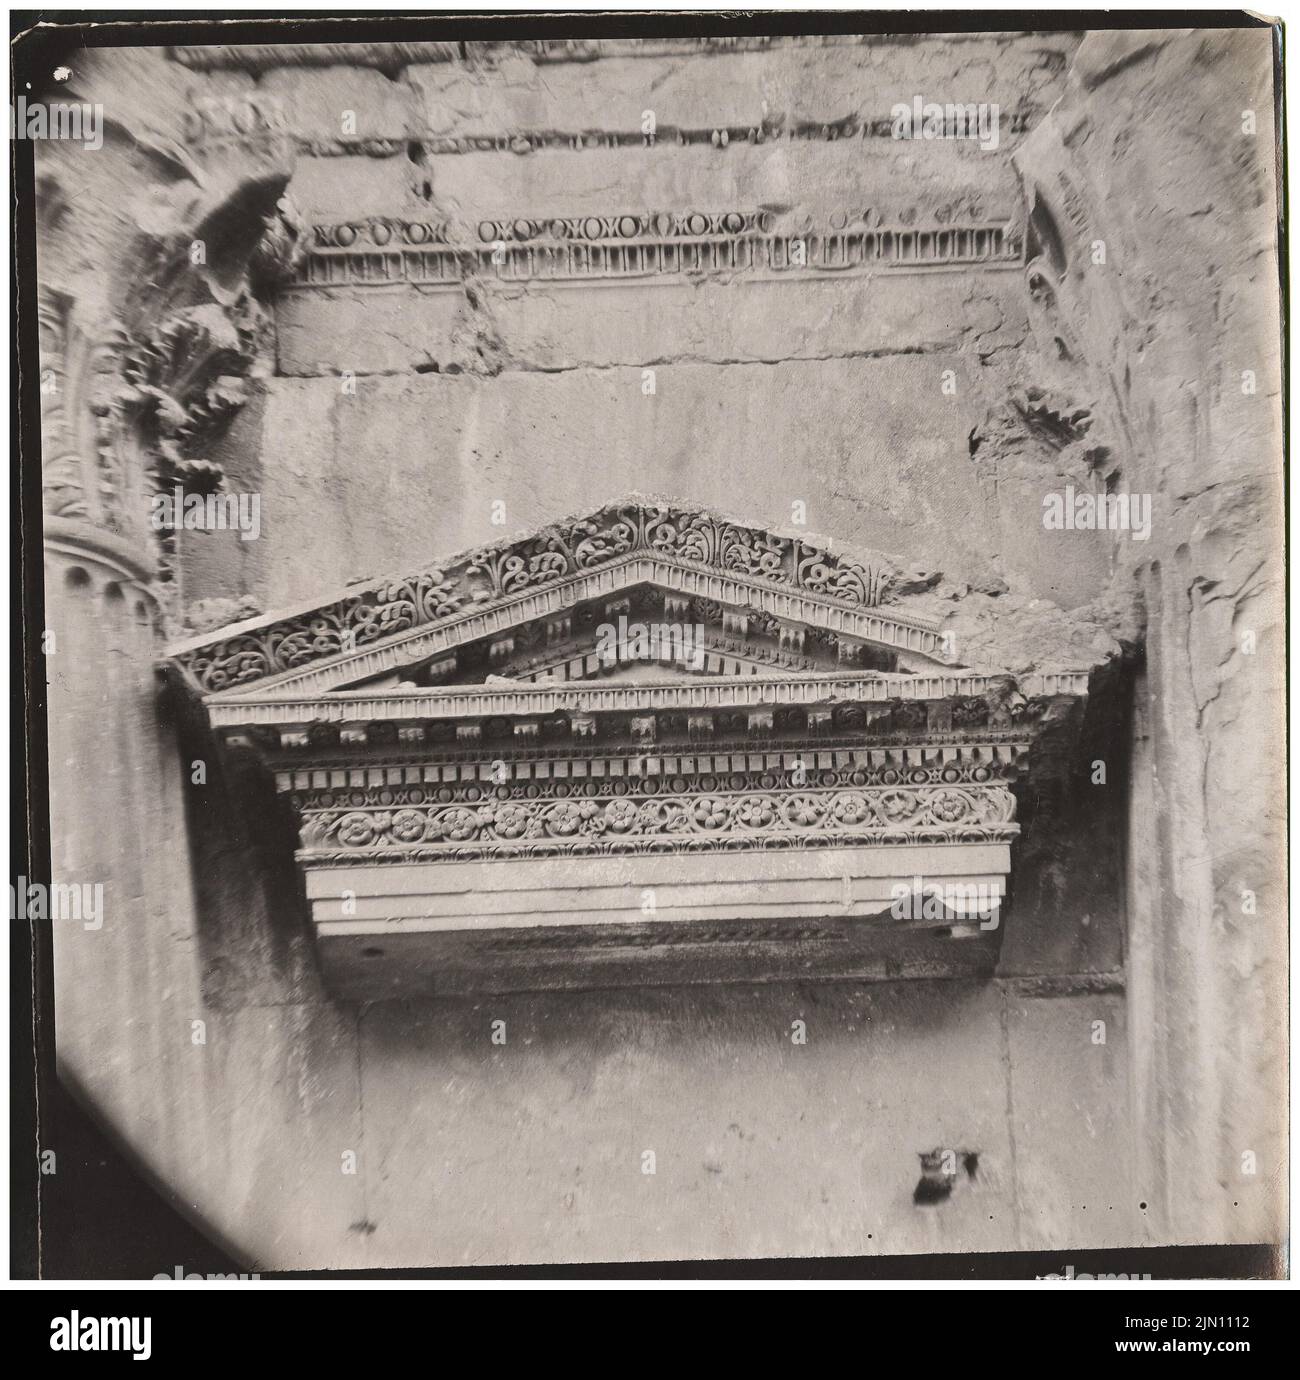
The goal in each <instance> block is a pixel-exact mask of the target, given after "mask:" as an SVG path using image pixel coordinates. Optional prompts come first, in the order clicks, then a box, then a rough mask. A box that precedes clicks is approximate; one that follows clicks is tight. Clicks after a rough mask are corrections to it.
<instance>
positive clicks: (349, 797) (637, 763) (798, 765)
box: [275, 738, 1028, 809]
mask: <svg viewBox="0 0 1300 1380" xmlns="http://www.w3.org/2000/svg"><path fill="white" fill-rule="evenodd" d="M1027 752H1028V743H1027V742H1026V741H1025V739H1024V738H1019V739H1008V740H1007V741H1005V742H990V741H988V740H987V739H986V740H983V741H980V742H977V743H966V744H953V745H950V746H942V747H929V746H927V747H901V746H899V747H852V748H847V747H846V748H835V749H833V750H832V749H822V748H819V747H814V746H813V745H811V744H805V745H804V746H803V747H802V748H801V749H788V750H785V751H781V752H761V753H754V752H749V753H743V752H688V753H681V752H672V751H667V752H663V753H657V754H655V755H648V754H644V753H638V754H635V755H634V754H633V753H632V751H631V750H630V749H627V750H625V751H624V752H623V753H622V754H614V753H603V754H590V755H587V756H583V757H574V756H564V755H559V756H557V755H556V754H555V753H554V752H548V753H543V751H542V750H541V749H533V750H532V752H531V754H530V753H529V752H527V751H525V752H522V753H518V754H516V753H515V752H514V751H513V750H512V752H511V753H510V755H509V756H508V757H503V758H499V759H494V760H491V761H487V760H484V759H483V758H482V757H478V758H476V759H470V760H464V761H439V762H422V763H414V762H407V763H403V764H401V765H383V764H373V763H368V764H367V765H365V766H325V765H315V764H313V765H312V766H310V767H300V768H295V769H293V770H288V771H277V772H276V774H275V784H276V789H277V790H278V791H282V792H287V791H293V792H296V793H297V795H296V799H295V802H294V803H295V806H296V808H299V809H310V808H318V807H319V808H321V809H326V808H332V807H334V806H336V805H349V806H364V805H375V806H383V807H385V808H392V807H394V806H397V805H422V804H444V805H445V804H451V803H452V802H453V801H458V800H484V799H487V798H488V797H495V798H504V796H505V795H507V794H509V793H510V792H511V791H512V790H515V789H518V790H522V791H523V792H524V794H525V795H529V796H532V797H536V798H539V799H540V798H554V799H557V800H558V799H562V798H564V797H566V796H569V795H577V794H596V795H599V794H601V793H602V792H607V793H609V794H614V795H618V794H626V793H627V792H629V791H642V792H644V793H646V794H657V793H658V791H659V789H660V788H661V785H662V789H665V790H676V789H686V787H685V786H684V785H683V786H679V785H677V784H676V781H675V778H678V777H682V778H687V779H688V780H696V779H697V778H698V779H699V780H700V788H701V789H702V790H709V791H712V790H716V789H717V788H718V786H719V785H720V784H722V785H726V784H727V783H730V784H731V788H732V789H736V790H739V789H742V787H743V786H745V785H746V784H748V785H749V786H750V787H751V788H752V789H754V790H770V789H771V788H772V787H773V786H774V785H776V784H779V783H780V782H781V781H783V780H784V781H787V782H790V781H792V780H793V779H794V777H795V774H796V773H804V774H806V782H805V784H807V785H809V786H823V787H831V786H837V785H838V786H898V785H914V786H916V785H944V784H949V785H950V784H954V783H958V782H970V783H974V784H982V783H988V782H1006V781H1011V780H1014V779H1015V778H1016V777H1018V776H1019V775H1020V773H1021V772H1022V771H1023V770H1024V767H1025V763H1026V754H1027ZM710 777H713V778H715V779H714V780H713V782H712V784H710V783H709V780H708V778H710Z"/></svg>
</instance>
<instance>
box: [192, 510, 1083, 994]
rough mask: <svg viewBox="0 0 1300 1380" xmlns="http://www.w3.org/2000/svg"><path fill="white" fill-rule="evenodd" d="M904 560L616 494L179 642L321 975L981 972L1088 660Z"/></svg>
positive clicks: (453, 977) (553, 981) (547, 977)
mask: <svg viewBox="0 0 1300 1380" xmlns="http://www.w3.org/2000/svg"><path fill="white" fill-rule="evenodd" d="M911 588H912V587H911V585H910V584H909V581H908V578H907V572H906V569H905V567H904V566H903V565H902V564H900V563H899V562H898V561H896V560H894V559H892V558H889V557H885V556H880V555H875V554H868V553H852V554H850V553H848V552H845V551H842V550H839V549H836V550H835V551H834V552H832V551H830V550H829V549H825V548H823V547H821V546H818V545H815V544H813V543H812V542H811V541H809V540H806V539H805V538H803V537H801V536H791V535H780V534H775V533H771V532H766V531H762V530H759V529H757V528H755V527H752V526H748V525H746V524H744V523H740V522H735V521H731V520H728V519H725V518H722V517H719V516H717V515H715V514H712V513H708V512H702V511H699V510H685V509H682V508H680V507H677V506H674V505H673V504H671V503H667V502H661V501H657V500H644V499H641V498H639V497H633V498H630V499H627V500H625V501H622V502H618V503H613V504H611V505H608V506H607V507H605V508H602V509H601V510H600V511H598V512H596V513H594V514H593V515H591V516H590V517H587V518H583V519H575V520H571V521H569V522H565V523H561V524H558V525H556V526H554V527H551V528H548V529H547V530H545V531H543V532H539V533H537V534H536V535H534V536H531V537H528V538H526V539H524V540H522V541H519V540H516V541H512V542H508V543H504V544H501V545H498V546H495V547H490V548H486V549H483V550H479V551H475V552H471V553H467V554H463V555H460V556H457V557H454V558H452V559H450V560H448V561H446V562H444V563H443V564H442V565H440V566H438V567H435V568H428V569H425V570H423V571H421V572H419V573H417V574H415V575H410V576H403V577H395V578H391V579H385V580H379V581H375V582H371V583H369V584H367V585H364V586H360V587H354V588H352V589H351V590H349V591H347V592H346V593H345V594H343V595H342V596H340V597H338V598H335V599H333V600H331V601H328V602H326V603H323V604H320V605H317V606H314V607H310V608H303V609H296V610H288V611H285V612H283V613H280V614H276V615H271V616H268V617H265V618H260V619H257V620H255V621H251V622H247V623H242V624H238V625H236V626H233V627H230V628H226V629H224V630H223V631H221V632H220V633H219V634H216V635H212V634H209V635H205V636H204V637H201V638H196V639H191V640H190V641H188V642H185V643H182V644H180V645H178V646H176V647H174V648H173V649H172V655H171V658H170V665H171V666H172V668H173V669H174V671H175V672H176V673H177V674H178V675H179V676H180V677H181V678H182V679H183V681H184V683H185V684H186V685H188V686H189V687H190V689H191V690H192V691H193V692H194V693H195V694H197V695H198V696H200V697H201V699H202V703H203V706H204V708H205V710H206V714H207V716H208V719H209V722H210V724H211V726H212V728H213V729H214V730H215V731H216V732H217V733H218V735H219V736H220V737H221V738H222V739H223V741H224V742H225V743H226V744H227V745H228V747H229V748H230V749H231V750H238V749H243V750H251V751H252V752H254V753H255V754H256V755H257V757H258V758H259V759H260V761H261V763H262V764H263V766H264V769H265V771H267V772H269V773H271V774H272V775H273V777H274V781H275V786H276V789H277V791H278V792H279V793H280V794H281V795H282V796H283V797H284V798H285V799H286V801H287V803H288V805H289V806H290V807H291V809H292V811H293V813H294V816H295V820H296V824H297V828H298V839H299V847H298V849H297V853H296V861H297V865H298V867H299V869H300V871H301V873H302V876H303V879H304V888H305V894H306V897H307V901H308V904H309V906H310V911H311V920H312V925H313V928H314V931H315V935H316V940H317V946H318V951H319V956H320V960H321V964H322V968H323V971H324V973H325V975H326V979H327V982H328V983H329V985H330V986H331V988H332V990H334V991H335V993H336V994H338V995H340V996H343V997H346V998H352V999H359V1000H377V999H381V998H385V997H394V996H414V995H424V996H428V995H437V994H443V993H473V992H480V991H510V990H518V989H525V990H526V989H550V988H566V987H582V986H619V985H632V984H643V983H682V982H707V981H727V980H746V981H753V980H764V979H775V978H780V977H802V978H813V977H838V978H843V977H854V978H894V977H936V976H953V975H959V974H968V975H987V974H989V973H991V972H992V970H993V967H994V964H995V963H996V960H997V956H998V952H999V949H1000V945H1001V941H1002V934H1003V930H1004V925H1005V922H1006V918H1007V917H1006V915H1005V914H1004V907H1003V904H1002V902H1003V898H1004V896H1005V894H1006V881H1007V878H1008V875H1009V873H1010V872H1011V867H1012V850H1013V846H1014V844H1015V841H1016V839H1017V836H1018V834H1019V830H1020V825H1019V824H1018V823H1017V793H1016V792H1017V787H1018V783H1020V782H1021V781H1022V780H1023V779H1024V778H1025V777H1026V776H1032V774H1033V772H1034V769H1035V760H1036V754H1035V743H1036V741H1037V740H1038V737H1039V735H1040V732H1041V730H1042V727H1043V725H1044V724H1046V723H1047V722H1049V721H1052V720H1057V719H1060V718H1061V717H1062V716H1068V714H1069V710H1070V707H1071V705H1072V704H1074V703H1075V702H1077V701H1078V700H1080V699H1082V697H1083V696H1084V695H1085V694H1086V690H1087V683H1088V678H1087V671H1086V669H1085V668H1078V669H1069V668H1065V669H1062V670H1060V671H1059V672H1050V673H1041V674H1037V675H1033V676H1028V677H1024V678H1023V679H1022V680H1021V681H1020V682H1017V681H1016V680H1015V679H1014V678H1013V677H1011V676H1009V675H1006V674H998V673H995V672H990V671H989V670H987V669H981V670H974V669H972V668H969V667H964V666H960V665H957V664H955V662H953V661H952V660H951V659H950V658H949V657H948V656H947V655H946V641H945V637H944V635H943V634H942V632H941V631H940V628H939V623H938V619H937V618H936V617H935V616H934V615H933V613H932V612H927V610H926V606H925V601H924V600H923V599H921V600H918V599H917V598H916V597H914V595H913V594H912V593H909V590H910V589H911Z"/></svg>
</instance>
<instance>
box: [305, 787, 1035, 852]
mask: <svg viewBox="0 0 1300 1380" xmlns="http://www.w3.org/2000/svg"><path fill="white" fill-rule="evenodd" d="M1015 809H1016V802H1015V797H1014V795H1012V793H1011V792H1010V791H1009V790H1007V789H1006V788H1005V787H1003V786H967V785H940V786H923V787H915V786H896V787H888V788H862V789H840V790H811V789H787V790H771V791H744V792H730V791H717V792H708V791H691V792H681V793H671V792H668V793H657V794H653V795H609V796H598V797H595V798H592V797H589V796H585V795H584V796H578V797H574V798H570V799H559V800H546V799H541V800H538V799H530V798H525V797H523V796H512V797H511V798H508V799H504V800H502V799H492V800H486V801H483V802H479V803H455V804H446V805H404V806H400V807H398V808H395V809H390V808H375V807H370V806H368V807H364V808H359V809H358V808H346V807H341V808H337V809H320V810H313V811H309V812H307V813H306V814H305V815H304V817H303V825H302V833H301V839H302V850H303V851H302V857H303V860H304V861H307V862H311V861H336V860H338V858H339V857H340V856H341V857H342V858H344V859H346V860H349V861H365V860H371V861H393V860H395V859H396V858H397V857H399V856H400V857H405V858H408V859H409V860H433V859H438V858H456V859H462V860H463V859H466V858H486V857H499V856H544V855H546V854H550V853H561V854H565V853H584V852H636V851H670V852H690V851H697V850H699V849H705V850H708V849H711V848H719V847H722V848H736V847H740V848H752V847H788V846H794V847H820V846H851V845H861V844H880V843H927V842H928V843H955V842H991V841H1004V840H1009V839H1011V838H1013V837H1014V836H1015V835H1016V833H1017V826H1016V824H1015Z"/></svg>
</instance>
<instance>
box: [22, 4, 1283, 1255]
mask: <svg viewBox="0 0 1300 1380" xmlns="http://www.w3.org/2000/svg"><path fill="white" fill-rule="evenodd" d="M1273 37H1274V34H1273V31H1272V30H1270V29H1269V28H1267V27H1264V26H1260V27H1254V28H1241V29H1218V30H1213V31H1196V30H1169V31H1161V32H1142V31H1115V32H1109V31H1108V32H1090V33H1066V32H1052V33H1031V32H1026V33H969V34H950V35H944V34H931V35H908V36H906V37H903V36H898V37H891V36H882V35H870V36H867V35H849V34H845V35H819V36H815V37H813V36H809V37H800V36H797V35H780V36H776V35H767V36H762V35H758V34H752V35H750V36H740V35H737V36H735V37H732V38H725V39H724V38H687V37H662V38H656V37H651V36H647V37H645V38H641V39H631V38H589V39H581V38H578V39H570V40H559V39H555V40H549V39H508V38H503V39H502V40H501V41H478V42H452V41H445V40H444V39H442V38H438V39H436V40H431V41H426V42H403V43H381V42H370V41H363V42H351V41H344V42H338V43H331V44H323V45H308V44H293V43H277V44H269V43H268V44H266V45H261V46H210V47H182V48H170V49H168V48H161V47H160V48H125V47H122V48H114V47H99V48H92V49H87V50H85V51H84V52H83V53H82V55H81V59H80V60H79V61H78V62H77V63H75V64H73V66H72V71H71V73H70V75H69V76H68V77H67V79H66V80H64V81H62V82H61V83H60V85H59V86H58V89H57V90H51V91H46V92H41V93H37V92H33V93H32V97H31V98H32V99H33V100H34V99H36V98H37V97H38V96H39V97H40V98H41V99H45V100H51V101H52V100H61V101H67V102H79V103H84V104H85V105H86V106H87V107H93V108H99V107H102V110H103V112H104V121H103V135H102V140H101V141H100V145H99V146H97V147H91V146H90V142H89V141H85V140H83V141H82V142H80V143H78V142H77V141H75V140H69V139H48V140H44V141H42V142H40V143H39V145H38V146H37V148H36V150H35V157H36V191H37V236H38V244H37V249H38V279H39V294H40V300H39V317H40V323H39V324H40V342H39V344H40V364H41V380H42V386H41V390H40V392H41V397H40V406H41V425H42V440H43V455H42V480H43V483H42V492H43V504H44V541H45V553H46V575H45V580H46V583H45V604H46V620H47V624H48V626H49V628H51V629H53V630H54V632H55V633H56V635H57V638H58V646H59V652H58V654H57V655H55V656H52V657H50V658H49V670H48V711H49V772H50V796H51V838H52V867H53V873H52V879H53V880H54V881H55V882H95V883H102V885H103V894H104V909H103V923H102V925H100V926H99V927H98V928H94V929H92V928H89V927H87V926H85V925H78V924H74V923H64V922H59V921H56V922H54V924H53V948H54V988H55V1011H56V1037H57V1054H58V1067H59V1072H60V1077H61V1078H62V1079H63V1080H64V1082H65V1083H66V1085H67V1086H69V1087H70V1088H72V1089H73V1090H75V1092H76V1095H77V1096H78V1097H79V1098H80V1099H81V1100H82V1101H83V1103H84V1104H85V1105H86V1106H87V1107H88V1108H89V1109H91V1111H92V1113H93V1115H94V1116H95V1117H96V1118H97V1120H98V1121H99V1122H100V1123H101V1124H102V1125H103V1126H104V1128H105V1129H106V1131H107V1132H109V1133H110V1134H111V1135H112V1136H113V1137H114V1138H115V1139H116V1140H117V1142H118V1143H120V1144H122V1145H123V1146H125V1147H126V1148H127V1149H128V1150H129V1152H130V1154H131V1155H132V1156H133V1157H134V1158H135V1160H136V1161H137V1162H138V1163H139V1164H140V1165H141V1167H142V1169H143V1171H144V1172H146V1173H147V1174H148V1175H149V1176H150V1177H151V1179H152V1180H153V1181H155V1182H156V1183H158V1184H160V1185H163V1186H165V1187H166V1188H167V1190H168V1191H169V1192H170V1193H172V1194H173V1195H174V1196H175V1197H176V1199H177V1200H178V1201H180V1202H182V1203H183V1204H184V1205H185V1208H186V1211H187V1212H189V1213H190V1215H191V1216H192V1218H193V1220H194V1221H195V1222H196V1223H198V1224H200V1225H201V1226H202V1228H203V1230H204V1231H205V1232H206V1233H208V1234H209V1235H210V1236H211V1238H212V1239H213V1240H216V1241H219V1242H221V1243H223V1245H224V1246H225V1248H226V1249H227V1250H229V1251H230V1253H231V1254H232V1255H233V1256H234V1257H235V1258H236V1259H238V1260H240V1261H241V1262H242V1263H243V1264H245V1265H247V1266H248V1267H250V1268H253V1269H262V1270H301V1269H313V1270H324V1269H335V1270H355V1269H373V1268H391V1267H406V1268H419V1267H436V1266H452V1265H467V1264H492V1265H511V1264H534V1263H538V1262H600V1261H625V1260H633V1261H645V1260H656V1259H687V1260H693V1259H706V1258H716V1257H723V1258H733V1259H746V1258H758V1257H763V1256H782V1257H789V1256H858V1255H872V1254H882V1255H909V1254H919V1253H938V1252H953V1253H956V1252H971V1251H1019V1250H1051V1251H1058V1250H1061V1251H1064V1250H1068V1249H1071V1248H1099V1247H1109V1246H1139V1245H1168V1244H1174V1245H1177V1244H1197V1243H1275V1242H1279V1241H1280V1240H1281V1235H1282V1230H1283V1228H1282V1223H1283V1195H1284V1176H1285V1165H1286V1159H1285V1139H1284V1129H1283V1109H1284V1107H1285V1069H1286V1051H1285V1045H1284V1037H1283V1035H1282V1031H1283V1025H1284V1015H1285V1009H1286V992H1287V978H1286V938H1285V935H1286V894H1285V883H1284V880H1283V876H1284V873H1283V857H1284V849H1285V807H1284V804H1283V799H1284V796H1283V791H1284V772H1285V754H1284V751H1283V750H1282V743H1283V741H1284V739H1283V735H1284V732H1285V728H1284V717H1283V716H1284V706H1285V700H1284V690H1283V672H1282V666H1283V662H1282V657H1283V641H1284V637H1283V629H1284V600H1283V571H1284V565H1283V531H1282V511H1283V508H1282V501H1283V500H1282V495H1283V471H1282V442H1281V419H1282V378H1281V361H1280V352H1279V340H1280V335H1279V330H1280V315H1279V292H1278V272H1279V265H1278V257H1277V243H1278V237H1277V231H1278V182H1277V172H1276V167H1277V162H1276V151H1277V141H1276V134H1275V130H1274V108H1275V93H1274V86H1273V80H1274V79H1273V51H1272V43H1273ZM968 114H969V118H967V116H968ZM47 382H48V387H47V386H46V385H47ZM1053 514H1055V517H1053ZM170 1264H171V1262H167V1261H163V1262H161V1263H160V1266H159V1268H160V1269H166V1268H169V1266H170Z"/></svg>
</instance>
